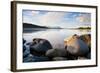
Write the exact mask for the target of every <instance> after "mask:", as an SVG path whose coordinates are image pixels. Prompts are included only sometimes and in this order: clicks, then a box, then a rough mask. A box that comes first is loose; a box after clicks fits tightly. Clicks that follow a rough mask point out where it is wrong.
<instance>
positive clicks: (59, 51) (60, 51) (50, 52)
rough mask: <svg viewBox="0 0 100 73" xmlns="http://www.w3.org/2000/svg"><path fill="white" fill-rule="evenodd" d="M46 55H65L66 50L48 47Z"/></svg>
mask: <svg viewBox="0 0 100 73" xmlns="http://www.w3.org/2000/svg"><path fill="white" fill-rule="evenodd" d="M46 56H48V57H61V56H66V50H65V49H50V50H48V51H47V52H46Z"/></svg>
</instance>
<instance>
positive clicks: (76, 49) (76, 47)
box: [66, 34, 89, 56]
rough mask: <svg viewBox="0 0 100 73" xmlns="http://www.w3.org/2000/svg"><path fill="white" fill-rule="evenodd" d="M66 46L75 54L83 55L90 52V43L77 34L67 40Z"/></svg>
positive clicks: (68, 50) (67, 49)
mask: <svg viewBox="0 0 100 73" xmlns="http://www.w3.org/2000/svg"><path fill="white" fill-rule="evenodd" d="M66 46H67V47H66V51H67V52H69V53H70V54H72V55H75V56H81V55H82V56H83V55H86V54H87V53H88V52H89V48H88V45H87V44H86V43H85V42H84V41H83V40H81V39H80V38H79V36H78V35H76V34H75V35H73V36H72V37H71V38H70V39H68V40H67V43H66Z"/></svg>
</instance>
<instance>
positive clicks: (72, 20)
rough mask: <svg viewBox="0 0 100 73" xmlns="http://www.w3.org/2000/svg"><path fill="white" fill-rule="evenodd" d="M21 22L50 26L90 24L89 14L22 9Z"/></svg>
mask: <svg viewBox="0 0 100 73" xmlns="http://www.w3.org/2000/svg"><path fill="white" fill-rule="evenodd" d="M23 22H26V23H33V24H36V25H41V26H51V27H53V26H60V27H74V26H90V24H91V14H90V13H80V12H54V11H34V10H23Z"/></svg>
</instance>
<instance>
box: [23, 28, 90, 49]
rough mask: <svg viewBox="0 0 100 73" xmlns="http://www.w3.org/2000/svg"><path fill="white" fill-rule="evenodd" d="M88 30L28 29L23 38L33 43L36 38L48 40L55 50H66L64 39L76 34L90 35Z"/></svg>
mask: <svg viewBox="0 0 100 73" xmlns="http://www.w3.org/2000/svg"><path fill="white" fill-rule="evenodd" d="M90 33H91V31H90V30H89V29H88V30H87V29H83V30H82V29H81V30H79V29H36V30H33V29H27V30H25V31H24V33H23V38H24V39H25V40H27V41H28V42H32V40H33V39H34V38H42V39H46V40H48V41H49V42H50V43H51V44H52V46H53V48H64V39H65V38H68V37H70V36H72V35H74V34H77V35H82V34H90Z"/></svg>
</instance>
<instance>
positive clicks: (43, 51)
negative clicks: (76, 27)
mask: <svg viewBox="0 0 100 73" xmlns="http://www.w3.org/2000/svg"><path fill="white" fill-rule="evenodd" d="M64 46H65V48H63V49H62V48H53V47H52V45H51V43H50V42H49V41H48V40H46V39H42V38H34V39H33V41H32V42H31V43H29V42H27V41H26V40H25V39H23V62H25V63H26V62H44V61H63V60H78V59H91V35H90V34H84V35H81V36H79V35H77V34H74V35H72V36H71V37H70V38H66V39H64Z"/></svg>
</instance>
